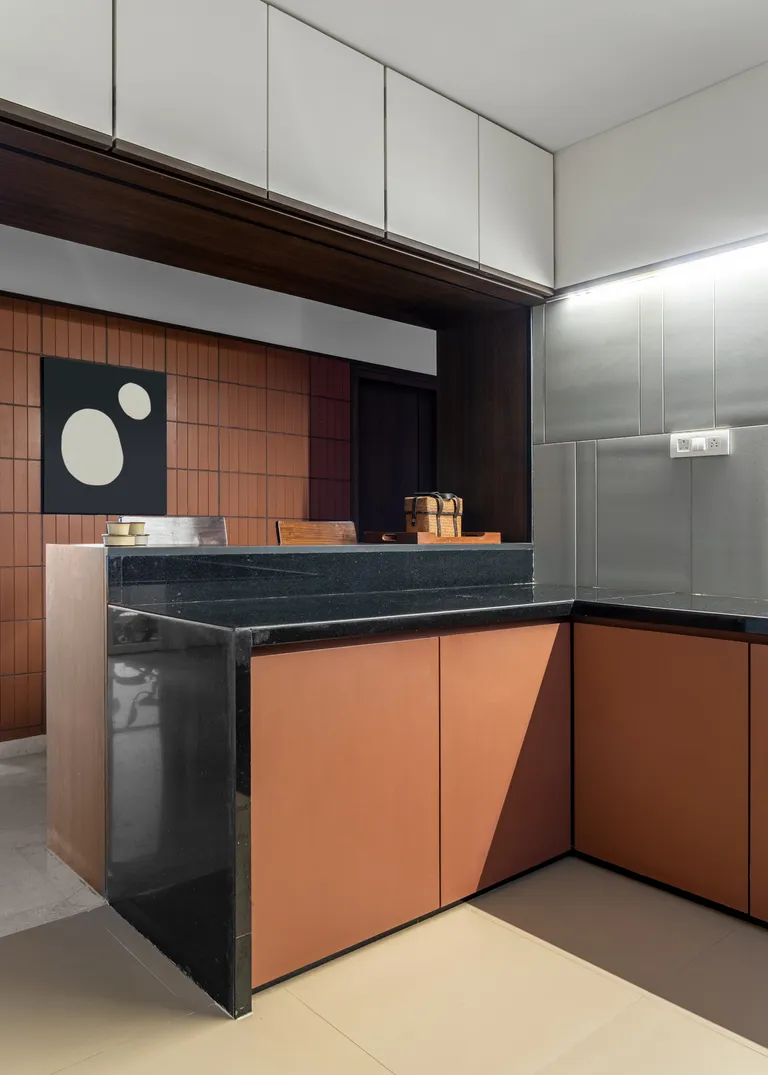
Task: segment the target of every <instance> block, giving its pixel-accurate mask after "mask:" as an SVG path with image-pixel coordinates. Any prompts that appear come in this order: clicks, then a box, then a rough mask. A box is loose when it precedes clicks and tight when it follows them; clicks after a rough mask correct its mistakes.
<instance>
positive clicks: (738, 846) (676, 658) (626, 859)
mask: <svg viewBox="0 0 768 1075" xmlns="http://www.w3.org/2000/svg"><path fill="white" fill-rule="evenodd" d="M573 659H574V773H575V797H574V820H575V846H576V850H577V851H582V852H584V853H586V854H589V855H594V856H595V857H596V858H598V859H603V860H604V861H606V862H610V863H613V864H614V865H617V866H622V867H624V868H625V869H629V870H633V871H635V872H636V873H639V874H643V875H644V876H646V877H650V878H653V879H654V880H656V881H662V882H664V883H666V884H669V885H674V886H675V887H676V888H681V889H684V890H685V891H686V892H691V893H693V894H695V895H697V896H703V897H705V898H707V899H710V900H715V901H716V902H717V903H722V904H724V905H725V906H727V907H734V908H736V909H738V910H740V911H746V910H747V895H748V893H747V890H748V883H749V861H748V859H749V856H748V852H749V848H748V842H749V836H748V830H749V820H748V811H749V803H748V793H749V742H748V737H749V699H748V689H749V688H748V679H749V670H748V660H749V647H748V646H747V645H746V644H745V643H742V642H729V641H724V640H722V639H715V638H700V637H693V636H689V635H676V634H667V633H663V632H660V631H638V630H630V629H625V628H618V627H601V626H597V625H591V624H576V625H575V626H574V658H573Z"/></svg>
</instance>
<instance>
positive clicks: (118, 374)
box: [41, 357, 167, 515]
mask: <svg viewBox="0 0 768 1075" xmlns="http://www.w3.org/2000/svg"><path fill="white" fill-rule="evenodd" d="M41 362H42V366H41V408H42V414H41V423H42V464H43V465H42V471H43V490H42V507H43V512H45V513H46V514H56V515H165V512H166V467H167V438H166V409H167V384H166V375H165V374H164V373H155V372H149V371H147V370H141V369H130V368H128V367H125V366H107V365H103V364H101V363H95V362H76V361H72V360H70V359H66V358H46V357H43V359H42V360H41Z"/></svg>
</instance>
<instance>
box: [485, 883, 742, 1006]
mask: <svg viewBox="0 0 768 1075" xmlns="http://www.w3.org/2000/svg"><path fill="white" fill-rule="evenodd" d="M639 883H640V882H639ZM466 906H467V907H468V908H469V909H470V910H471V911H473V912H474V913H475V914H479V915H482V916H483V917H485V918H488V919H490V920H491V923H492V924H494V925H497V926H502V927H503V928H505V929H507V930H510V931H511V932H512V933H516V934H517V935H518V936H521V937H524V938H525V939H526V940H531V941H533V942H534V943H535V944H539V945H541V946H542V947H544V948H547V949H549V950H550V951H552V952H555V953H557V954H558V955H562V956H564V957H565V958H566V959H569V960H571V961H572V962H575V963H578V964H580V965H581V966H584V967H587V968H590V969H591V970H593V971H595V972H596V973H598V974H601V975H603V976H605V977H608V978H611V979H613V980H614V981H618V982H623V983H624V984H626V985H628V986H630V987H631V988H632V989H637V990H638V991H639V992H641V993H644V994H646V995H647V996H648V997H650V998H652V999H656V1000H663V999H664V998H663V997H660V996H659V994H658V993H654V992H653V991H652V990H650V989H646V988H645V987H644V986H641V985H637V984H636V983H635V982H632V981H630V980H629V979H628V978H622V977H621V976H620V975H618V974H615V973H614V972H613V971H610V970H607V969H606V968H605V967H601V966H599V964H597V963H590V962H589V960H588V959H585V958H584V957H583V956H577V955H576V954H575V953H574V952H568V951H567V950H566V949H565V948H559V947H558V946H557V945H556V944H553V943H552V941H547V940H545V939H544V938H543V937H537V936H536V934H535V933H528V932H527V931H526V930H524V929H523V928H522V927H521V926H515V925H513V924H512V923H511V922H507V921H505V919H503V918H499V917H498V916H496V915H494V914H493V913H492V912H491V911H484V910H483V909H482V907H476V906H473V905H472V904H471V903H467V904H466ZM720 913H723V912H720ZM735 931H736V920H733V924H732V925H731V926H730V928H729V929H728V930H727V931H726V932H725V933H724V934H723V935H722V936H721V937H718V938H717V940H716V941H712V942H711V943H706V944H705V945H704V947H703V948H700V949H699V950H698V951H697V952H696V953H695V954H694V955H692V956H691V957H690V959H687V960H686V961H685V962H684V963H681V964H680V965H679V966H678V967H675V968H674V970H672V971H670V972H669V974H668V976H666V977H665V978H664V980H665V981H669V980H671V979H673V978H674V977H675V976H676V975H678V974H681V973H682V972H683V971H684V970H685V969H686V967H688V966H690V964H691V963H694V962H695V961H696V960H697V959H700V958H701V957H702V956H703V955H705V954H706V953H708V952H711V951H712V949H713V948H716V947H717V946H718V945H719V944H721V943H722V942H723V941H725V940H727V938H728V937H730V936H731V935H732V934H733V933H734V932H735Z"/></svg>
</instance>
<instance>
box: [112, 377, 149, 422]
mask: <svg viewBox="0 0 768 1075" xmlns="http://www.w3.org/2000/svg"><path fill="white" fill-rule="evenodd" d="M117 398H118V401H119V403H120V406H121V407H122V408H123V410H124V411H125V413H126V414H127V415H128V417H129V418H135V419H136V421H137V422H140V421H141V419H142V418H146V417H147V415H148V414H149V412H150V411H151V410H152V400H151V399H150V398H149V392H148V391H147V390H146V388H142V387H141V385H140V384H134V383H133V381H129V382H128V384H124V385H123V387H122V388H121V389H120V391H119V392H118V393H117Z"/></svg>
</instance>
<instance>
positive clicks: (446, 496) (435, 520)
mask: <svg viewBox="0 0 768 1075" xmlns="http://www.w3.org/2000/svg"><path fill="white" fill-rule="evenodd" d="M463 511H464V501H463V500H462V498H461V497H460V496H454V494H453V493H415V494H414V495H413V496H407V497H406V498H405V529H406V532H407V533H409V534H414V533H421V534H435V535H436V536H437V537H461V516H462V513H463Z"/></svg>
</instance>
